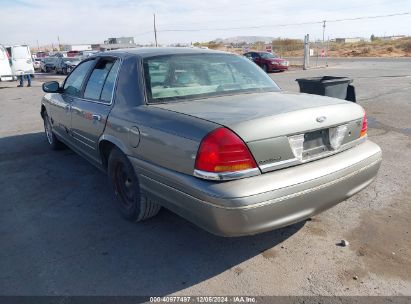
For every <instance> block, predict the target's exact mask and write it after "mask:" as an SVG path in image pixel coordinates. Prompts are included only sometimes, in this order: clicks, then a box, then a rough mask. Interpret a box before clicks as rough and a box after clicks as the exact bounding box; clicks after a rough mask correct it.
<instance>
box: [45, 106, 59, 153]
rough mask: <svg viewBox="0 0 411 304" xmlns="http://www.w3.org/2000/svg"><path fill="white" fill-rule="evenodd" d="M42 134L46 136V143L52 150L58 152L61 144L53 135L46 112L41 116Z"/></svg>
mask: <svg viewBox="0 0 411 304" xmlns="http://www.w3.org/2000/svg"><path fill="white" fill-rule="evenodd" d="M43 123H44V133H45V134H46V139H47V142H48V143H49V146H50V148H51V149H52V150H59V149H60V148H61V147H62V143H61V142H60V141H59V140H58V139H57V137H56V135H54V133H53V126H52V125H51V122H50V118H49V116H48V115H47V112H45V113H44V115H43Z"/></svg>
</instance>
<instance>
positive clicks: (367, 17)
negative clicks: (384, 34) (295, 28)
mask: <svg viewBox="0 0 411 304" xmlns="http://www.w3.org/2000/svg"><path fill="white" fill-rule="evenodd" d="M404 15H411V12H405V13H395V14H388V15H376V16H365V17H356V18H346V19H335V20H327V22H341V21H354V20H363V19H376V18H384V17H395V16H404Z"/></svg>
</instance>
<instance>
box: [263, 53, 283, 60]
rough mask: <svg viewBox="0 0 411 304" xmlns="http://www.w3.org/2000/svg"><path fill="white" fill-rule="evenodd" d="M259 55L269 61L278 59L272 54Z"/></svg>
mask: <svg viewBox="0 0 411 304" xmlns="http://www.w3.org/2000/svg"><path fill="white" fill-rule="evenodd" d="M259 55H260V56H261V57H263V58H265V59H269V58H278V56H277V55H273V54H271V53H259Z"/></svg>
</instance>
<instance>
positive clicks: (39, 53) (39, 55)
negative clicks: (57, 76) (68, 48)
mask: <svg viewBox="0 0 411 304" xmlns="http://www.w3.org/2000/svg"><path fill="white" fill-rule="evenodd" d="M48 55H49V53H48V52H37V53H36V54H35V56H36V58H44V57H48Z"/></svg>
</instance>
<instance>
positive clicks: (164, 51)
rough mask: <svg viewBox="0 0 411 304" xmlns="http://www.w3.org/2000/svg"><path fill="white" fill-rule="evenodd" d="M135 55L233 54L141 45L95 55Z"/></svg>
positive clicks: (200, 49)
mask: <svg viewBox="0 0 411 304" xmlns="http://www.w3.org/2000/svg"><path fill="white" fill-rule="evenodd" d="M110 54H111V55H117V56H121V55H123V56H126V55H129V56H130V55H135V56H138V57H143V58H145V57H153V56H161V55H176V54H231V55H234V54H232V53H227V52H223V51H216V50H209V49H202V48H188V47H141V48H129V49H119V50H113V51H106V52H102V53H99V54H96V55H95V56H107V55H110Z"/></svg>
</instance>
